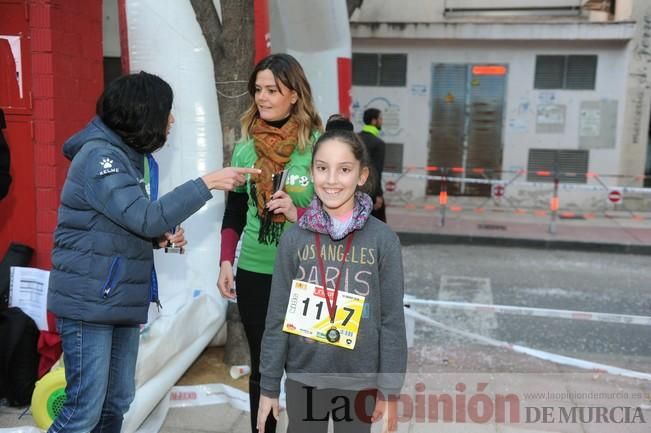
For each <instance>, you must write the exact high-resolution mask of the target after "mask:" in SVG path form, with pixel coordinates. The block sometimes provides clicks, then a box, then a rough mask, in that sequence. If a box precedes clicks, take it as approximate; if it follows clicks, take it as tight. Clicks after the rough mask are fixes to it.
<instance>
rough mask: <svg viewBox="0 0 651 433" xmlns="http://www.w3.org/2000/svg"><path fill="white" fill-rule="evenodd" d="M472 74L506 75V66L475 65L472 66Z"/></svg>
mask: <svg viewBox="0 0 651 433" xmlns="http://www.w3.org/2000/svg"><path fill="white" fill-rule="evenodd" d="M472 74H473V75H506V66H500V65H475V66H473V67H472Z"/></svg>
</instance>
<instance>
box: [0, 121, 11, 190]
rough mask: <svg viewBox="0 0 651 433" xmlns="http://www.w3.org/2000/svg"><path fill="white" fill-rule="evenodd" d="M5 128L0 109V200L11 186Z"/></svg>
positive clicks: (9, 157) (9, 158) (5, 124)
mask: <svg viewBox="0 0 651 433" xmlns="http://www.w3.org/2000/svg"><path fill="white" fill-rule="evenodd" d="M6 127H7V123H6V122H5V113H4V111H2V109H1V108H0V200H2V199H3V198H5V197H6V196H7V194H8V193H9V185H11V175H10V174H9V167H10V166H11V164H10V162H11V156H10V153H9V145H8V144H7V140H5V136H4V134H3V133H2V130H3V129H5V128H6Z"/></svg>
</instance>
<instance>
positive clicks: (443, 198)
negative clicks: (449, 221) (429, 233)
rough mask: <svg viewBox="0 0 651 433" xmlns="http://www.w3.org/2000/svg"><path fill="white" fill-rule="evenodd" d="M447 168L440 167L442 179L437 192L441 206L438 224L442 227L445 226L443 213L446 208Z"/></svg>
mask: <svg viewBox="0 0 651 433" xmlns="http://www.w3.org/2000/svg"><path fill="white" fill-rule="evenodd" d="M447 172H448V169H447V168H442V169H441V174H442V175H443V179H442V180H441V191H440V192H439V205H440V206H441V221H440V223H439V226H441V227H444V226H445V213H446V211H447V208H448V176H447Z"/></svg>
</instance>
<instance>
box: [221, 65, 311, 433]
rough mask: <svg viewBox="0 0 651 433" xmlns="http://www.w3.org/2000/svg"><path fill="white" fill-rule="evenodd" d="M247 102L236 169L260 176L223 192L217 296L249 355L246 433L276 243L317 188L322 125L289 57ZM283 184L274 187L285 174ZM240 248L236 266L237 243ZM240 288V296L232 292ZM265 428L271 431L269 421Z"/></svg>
mask: <svg viewBox="0 0 651 433" xmlns="http://www.w3.org/2000/svg"><path fill="white" fill-rule="evenodd" d="M248 90H249V95H250V96H251V105H250V106H249V108H248V110H247V111H246V112H245V113H244V114H243V116H242V119H241V123H242V139H241V141H240V142H239V143H238V144H236V146H235V149H234V150H233V160H232V163H231V165H232V166H233V167H255V168H259V169H260V170H261V173H260V174H257V175H251V176H250V177H249V178H247V182H246V185H245V186H242V187H238V188H236V189H235V190H234V191H232V192H231V193H229V194H228V199H227V202H226V210H225V212H224V219H223V222H222V231H221V235H222V245H221V257H220V271H219V279H218V283H217V286H218V287H219V291H220V292H221V294H222V296H224V297H226V298H229V299H237V305H238V308H239V312H240V317H241V318H242V324H243V326H244V331H245V333H246V337H247V340H248V344H249V351H250V354H251V375H250V377H249V399H250V404H251V431H252V432H254V433H255V432H256V422H257V413H258V401H259V398H260V371H259V363H260V345H261V342H262V334H263V332H264V326H265V318H266V316H267V306H268V304H269V292H270V288H271V275H272V272H273V267H274V261H275V259H276V256H277V248H278V240H279V239H280V236H281V235H282V233H283V232H284V231H285V229H286V228H287V227H289V226H291V223H293V222H295V221H296V218H297V209H296V208H297V207H306V206H307V205H308V204H309V203H310V201H311V200H312V196H313V195H314V189H313V187H312V180H311V177H310V162H311V160H312V144H313V142H314V141H315V140H316V138H317V137H318V135H319V134H320V133H321V132H322V130H323V126H322V122H321V118H320V117H319V115H318V113H317V111H316V108H315V107H314V102H313V100H312V91H311V89H310V85H309V83H308V81H307V78H306V77H305V73H304V72H303V68H302V67H301V65H300V64H299V63H298V62H297V61H296V59H294V58H293V57H292V56H290V55H288V54H272V55H270V56H268V57H266V58H264V59H262V60H261V61H260V62H259V63H258V64H257V65H256V66H255V68H254V69H253V72H252V73H251V75H250V78H249V83H248ZM283 170H284V171H286V179H287V180H286V184H285V185H284V188H283V187H282V185H281V186H280V189H278V190H276V189H277V187H278V184H277V183H275V182H274V180H275V179H278V178H277V177H275V176H277V175H280V173H281V172H282V171H283ZM240 237H242V246H241V249H240V255H239V258H238V263H237V275H236V276H235V277H234V276H233V274H234V272H233V263H234V260H235V250H236V246H237V243H238V241H239V239H240ZM235 288H236V290H237V296H236V292H235ZM265 428H266V431H267V432H271V433H273V432H274V431H275V429H276V422H275V420H274V419H273V418H270V419H269V420H268V422H267V425H266V427H265Z"/></svg>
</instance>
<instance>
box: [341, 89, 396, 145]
mask: <svg viewBox="0 0 651 433" xmlns="http://www.w3.org/2000/svg"><path fill="white" fill-rule="evenodd" d="M367 108H377V109H378V110H380V111H382V117H383V119H384V123H383V125H382V135H383V136H387V137H395V136H397V135H399V134H400V133H402V131H403V128H402V126H401V122H400V105H399V104H395V103H393V102H392V101H390V100H389V99H388V98H385V97H383V96H380V97H376V98H372V99H370V100H369V101H368V102H367V103H366V104H362V103H361V102H360V101H359V99H355V100H354V101H353V106H352V121H353V123H354V124H355V126H356V128H355V129H361V127H362V125H363V124H364V121H363V116H364V111H365V110H366V109H367Z"/></svg>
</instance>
